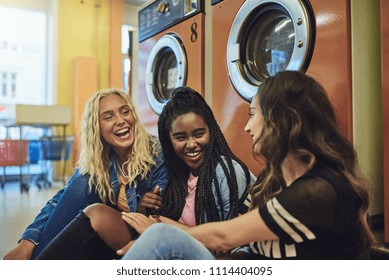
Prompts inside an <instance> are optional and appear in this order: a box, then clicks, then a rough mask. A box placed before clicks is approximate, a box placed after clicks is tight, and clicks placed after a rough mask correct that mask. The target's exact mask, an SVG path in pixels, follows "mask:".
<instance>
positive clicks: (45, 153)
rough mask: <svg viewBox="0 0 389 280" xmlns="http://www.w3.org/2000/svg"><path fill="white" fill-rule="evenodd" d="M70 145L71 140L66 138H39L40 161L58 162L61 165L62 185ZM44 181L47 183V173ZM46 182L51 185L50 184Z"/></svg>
mask: <svg viewBox="0 0 389 280" xmlns="http://www.w3.org/2000/svg"><path fill="white" fill-rule="evenodd" d="M72 143H73V138H72V137H66V136H47V137H42V138H41V148H42V159H43V160H44V161H60V162H61V163H62V168H63V169H62V181H63V183H65V175H66V161H67V160H68V159H69V155H70V152H71V148H72ZM45 179H46V181H47V173H46V177H45ZM47 182H48V184H49V185H51V182H49V181H47Z"/></svg>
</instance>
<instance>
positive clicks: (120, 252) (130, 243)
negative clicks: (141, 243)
mask: <svg viewBox="0 0 389 280" xmlns="http://www.w3.org/2000/svg"><path fill="white" fill-rule="evenodd" d="M135 241H136V240H131V241H130V242H128V243H127V244H126V245H125V246H124V247H123V248H121V249H119V250H117V251H116V254H118V255H119V256H123V255H124V254H125V253H127V251H128V250H129V249H130V248H131V246H132V245H133V244H134V242H135Z"/></svg>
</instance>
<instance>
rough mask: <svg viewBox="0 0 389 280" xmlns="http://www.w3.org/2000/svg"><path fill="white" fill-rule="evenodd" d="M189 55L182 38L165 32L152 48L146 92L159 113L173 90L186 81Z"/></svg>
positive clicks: (148, 61) (152, 105)
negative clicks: (187, 55)
mask: <svg viewBox="0 0 389 280" xmlns="http://www.w3.org/2000/svg"><path fill="white" fill-rule="evenodd" d="M187 68H188V67H187V57H186V52H185V47H184V45H183V43H182V41H181V39H180V38H179V37H178V36H177V35H175V34H165V35H163V36H162V37H161V38H159V40H158V41H157V42H156V43H155V45H154V46H153V48H152V49H151V52H150V55H149V57H148V60H147V65H146V79H145V81H146V93H147V98H148V100H149V103H150V106H151V108H152V109H153V110H154V111H155V112H156V113H157V114H160V113H161V112H162V109H163V106H164V105H165V104H166V102H167V101H168V100H169V98H170V95H171V93H172V91H173V90H174V89H175V88H176V87H179V86H182V85H184V84H185V83H186V78H187V72H188V70H187Z"/></svg>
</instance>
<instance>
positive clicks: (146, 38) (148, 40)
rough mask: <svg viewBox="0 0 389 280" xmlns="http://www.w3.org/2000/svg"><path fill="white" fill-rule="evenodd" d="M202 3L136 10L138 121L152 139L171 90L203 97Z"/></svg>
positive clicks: (190, 0)
mask: <svg viewBox="0 0 389 280" xmlns="http://www.w3.org/2000/svg"><path fill="white" fill-rule="evenodd" d="M204 16H205V13H204V0H154V1H150V2H148V3H146V4H145V5H144V6H142V7H140V9H139V11H138V20H139V40H138V41H139V93H138V94H139V95H138V100H137V102H136V103H135V105H136V107H137V110H138V112H139V117H140V121H141V123H142V124H144V126H145V127H146V129H147V130H148V131H149V132H150V133H152V134H154V135H156V134H157V121H158V116H159V114H160V113H161V111H162V109H163V106H164V105H165V104H166V102H167V101H168V100H169V97H170V95H171V93H172V91H173V89H174V88H176V87H178V86H182V85H187V86H190V87H192V88H193V89H195V90H196V91H197V92H199V93H200V94H202V95H203V94H204V23H205V22H204Z"/></svg>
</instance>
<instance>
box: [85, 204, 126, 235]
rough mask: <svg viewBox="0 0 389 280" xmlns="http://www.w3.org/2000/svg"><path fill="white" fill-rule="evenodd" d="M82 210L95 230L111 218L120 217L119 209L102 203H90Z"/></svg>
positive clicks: (103, 225)
mask: <svg viewBox="0 0 389 280" xmlns="http://www.w3.org/2000/svg"><path fill="white" fill-rule="evenodd" d="M83 212H84V213H85V215H86V216H87V217H88V218H89V219H90V221H91V224H92V227H93V228H94V229H95V230H96V231H97V230H98V229H99V228H100V227H105V226H106V224H107V223H108V222H110V221H112V219H115V218H116V219H118V218H119V217H120V218H121V214H120V213H119V211H117V210H116V209H113V208H112V207H109V206H107V205H105V204H102V203H94V204H91V205H89V206H88V207H86V208H85V209H84V210H83Z"/></svg>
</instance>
